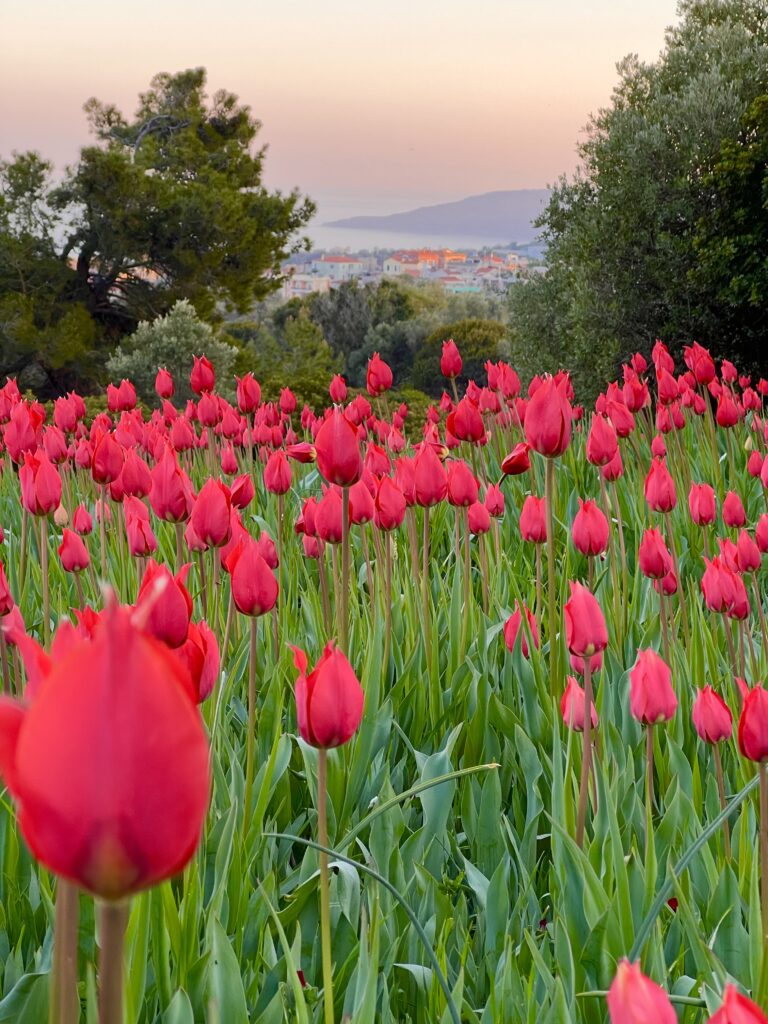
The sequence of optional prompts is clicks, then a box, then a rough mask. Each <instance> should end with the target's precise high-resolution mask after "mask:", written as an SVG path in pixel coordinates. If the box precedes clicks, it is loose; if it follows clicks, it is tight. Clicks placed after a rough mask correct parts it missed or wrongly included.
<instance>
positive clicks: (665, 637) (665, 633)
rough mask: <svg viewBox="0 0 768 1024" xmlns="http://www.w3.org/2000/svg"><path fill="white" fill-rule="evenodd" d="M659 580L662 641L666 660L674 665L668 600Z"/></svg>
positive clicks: (670, 664) (668, 663)
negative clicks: (670, 644)
mask: <svg viewBox="0 0 768 1024" xmlns="http://www.w3.org/2000/svg"><path fill="white" fill-rule="evenodd" d="M661 582H662V581H661V580H659V614H660V616H661V642H662V644H663V646H664V660H665V661H666V663H667V665H669V667H670V668H671V667H672V661H671V654H670V651H669V621H668V619H667V601H666V598H665V597H664V591H663V589H662V587H661Z"/></svg>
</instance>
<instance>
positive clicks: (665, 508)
mask: <svg viewBox="0 0 768 1024" xmlns="http://www.w3.org/2000/svg"><path fill="white" fill-rule="evenodd" d="M645 500H646V501H647V502H648V506H649V508H651V509H652V510H653V511H654V512H671V511H672V509H673V508H674V507H675V505H677V491H676V490H675V481H674V480H673V479H672V476H671V474H670V472H669V470H668V469H667V464H666V463H665V462H664V461H663V460H662V459H654V460H653V462H652V463H651V468H650V470H649V471H648V476H647V477H646V478H645Z"/></svg>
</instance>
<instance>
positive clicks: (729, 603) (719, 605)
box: [701, 556, 744, 614]
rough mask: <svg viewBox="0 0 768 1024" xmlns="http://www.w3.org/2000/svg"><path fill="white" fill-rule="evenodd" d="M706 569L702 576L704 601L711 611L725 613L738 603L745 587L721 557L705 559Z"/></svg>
mask: <svg viewBox="0 0 768 1024" xmlns="http://www.w3.org/2000/svg"><path fill="white" fill-rule="evenodd" d="M704 563H705V565H706V569H705V570H704V574H703V575H702V577H701V592H702V593H703V595H704V602H705V604H706V606H707V608H709V610H710V611H711V612H718V613H721V614H722V613H725V612H728V611H730V609H731V608H732V607H733V606H734V604H735V603H736V599H737V597H738V596H739V594H740V590H741V589H742V588H743V586H744V585H743V583H742V584H741V587H739V583H740V582H741V581H740V580H739V578H738V576H737V575H736V573H735V572H733V571H732V570H731V569H728V568H727V567H726V566H725V565H724V564H723V562H722V560H721V558H719V557H717V556H716V557H715V558H713V559H712V560H711V561H710V560H709V559H706V558H705V559H704Z"/></svg>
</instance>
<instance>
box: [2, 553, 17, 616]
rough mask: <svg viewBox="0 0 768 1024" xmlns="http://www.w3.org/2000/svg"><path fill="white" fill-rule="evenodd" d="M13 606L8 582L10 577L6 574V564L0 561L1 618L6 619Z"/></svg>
mask: <svg viewBox="0 0 768 1024" xmlns="http://www.w3.org/2000/svg"><path fill="white" fill-rule="evenodd" d="M13 608H14V601H13V596H12V594H11V588H10V586H9V584H8V577H7V576H6V575H5V566H4V565H3V563H2V562H0V618H2V619H4V618H5V616H6V615H8V614H9V613H10V612H11V611H12V610H13Z"/></svg>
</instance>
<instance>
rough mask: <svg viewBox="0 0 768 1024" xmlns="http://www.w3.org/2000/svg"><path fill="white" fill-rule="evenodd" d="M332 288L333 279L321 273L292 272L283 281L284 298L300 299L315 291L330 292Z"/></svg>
mask: <svg viewBox="0 0 768 1024" xmlns="http://www.w3.org/2000/svg"><path fill="white" fill-rule="evenodd" d="M330 290H331V279H330V277H328V275H325V276H321V275H320V274H291V275H290V277H288V279H287V280H286V281H284V282H283V289H282V292H283V298H284V299H285V300H286V301H287V300H288V299H300V298H302V297H303V296H305V295H311V294H312V293H313V292H329V291H330Z"/></svg>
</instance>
